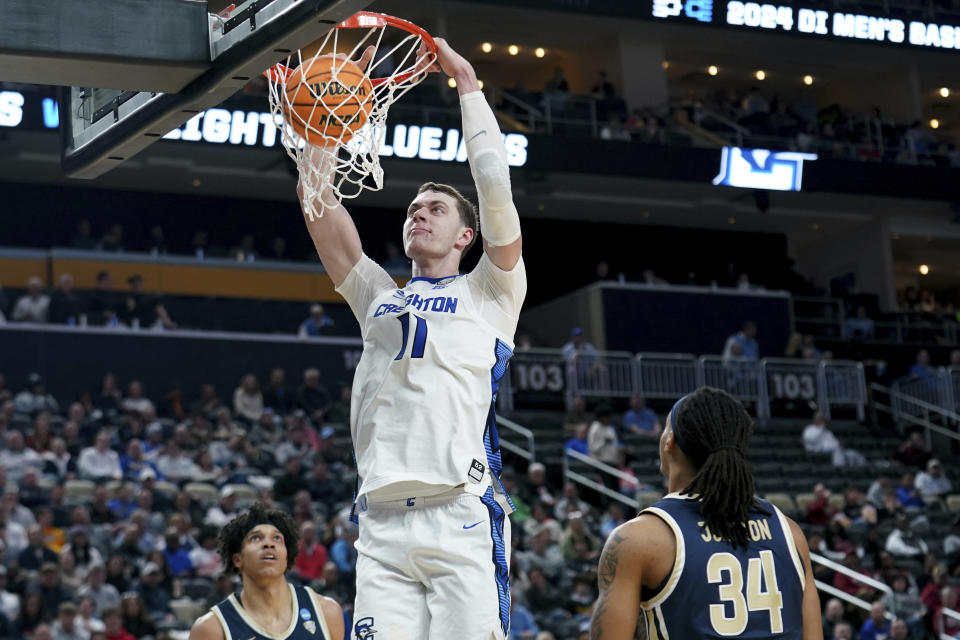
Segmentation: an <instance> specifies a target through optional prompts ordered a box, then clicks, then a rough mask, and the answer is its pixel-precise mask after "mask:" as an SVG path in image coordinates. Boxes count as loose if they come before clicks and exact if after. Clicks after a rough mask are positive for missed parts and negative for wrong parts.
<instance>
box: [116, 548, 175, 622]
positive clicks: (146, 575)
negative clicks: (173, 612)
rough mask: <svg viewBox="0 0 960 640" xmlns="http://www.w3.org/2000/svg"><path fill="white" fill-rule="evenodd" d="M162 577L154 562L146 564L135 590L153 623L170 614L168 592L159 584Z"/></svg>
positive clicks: (158, 567)
mask: <svg viewBox="0 0 960 640" xmlns="http://www.w3.org/2000/svg"><path fill="white" fill-rule="evenodd" d="M162 577H163V576H162V573H161V570H160V566H159V565H158V564H157V563H155V562H147V563H146V564H145V565H143V571H141V572H140V583H139V585H137V587H136V589H135V591H136V592H137V593H139V594H140V598H141V599H142V600H143V604H144V607H146V609H147V613H149V614H150V619H151V620H153V621H154V622H162V621H163V620H164V618H166V617H167V614H169V613H170V592H169V590H168V589H166V588H165V587H164V586H163V585H162V584H161V582H160V581H161V579H162ZM104 623H106V620H104Z"/></svg>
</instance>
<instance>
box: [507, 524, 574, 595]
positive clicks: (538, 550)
mask: <svg viewBox="0 0 960 640" xmlns="http://www.w3.org/2000/svg"><path fill="white" fill-rule="evenodd" d="M528 545H529V549H527V550H525V551H517V552H516V554H515V557H516V561H517V563H518V564H519V568H520V569H522V570H523V571H524V572H529V571H530V569H532V568H534V567H537V568H539V569H540V570H541V571H543V573H544V574H545V575H546V576H547V579H548V580H550V581H551V582H556V581H557V579H558V578H559V577H560V572H561V570H562V569H563V554H562V553H560V548H559V547H558V546H557V545H556V544H555V543H554V541H553V539H552V538H551V537H550V529H549V528H548V527H545V526H543V525H541V526H540V527H537V528H535V529H534V531H533V532H532V533H531V535H530V538H529V539H528Z"/></svg>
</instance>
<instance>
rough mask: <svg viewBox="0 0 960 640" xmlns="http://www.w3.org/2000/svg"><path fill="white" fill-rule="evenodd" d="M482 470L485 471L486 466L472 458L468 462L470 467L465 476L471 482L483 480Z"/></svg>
mask: <svg viewBox="0 0 960 640" xmlns="http://www.w3.org/2000/svg"><path fill="white" fill-rule="evenodd" d="M484 471H486V467H485V466H483V463H482V462H480V461H479V460H477V459H476V458H474V459H473V461H472V462H471V463H470V469H469V470H468V471H467V477H468V478H470V480H472V481H473V482H477V483H479V482H480V481H481V480H483V472H484Z"/></svg>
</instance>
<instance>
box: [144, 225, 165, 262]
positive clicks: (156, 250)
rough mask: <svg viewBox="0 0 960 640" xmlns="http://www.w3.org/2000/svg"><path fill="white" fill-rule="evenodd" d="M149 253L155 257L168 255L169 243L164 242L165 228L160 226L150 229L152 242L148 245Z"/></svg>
mask: <svg viewBox="0 0 960 640" xmlns="http://www.w3.org/2000/svg"><path fill="white" fill-rule="evenodd" d="M147 251H148V252H149V253H150V254H151V255H154V256H160V255H166V253H167V243H166V241H165V240H164V235H163V227H161V226H160V225H158V224H155V225H153V226H152V227H150V240H149V241H148V243H147Z"/></svg>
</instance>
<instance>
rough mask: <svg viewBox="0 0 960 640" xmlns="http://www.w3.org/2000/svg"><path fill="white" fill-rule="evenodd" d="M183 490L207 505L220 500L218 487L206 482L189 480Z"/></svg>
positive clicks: (209, 505)
mask: <svg viewBox="0 0 960 640" xmlns="http://www.w3.org/2000/svg"><path fill="white" fill-rule="evenodd" d="M183 490H184V491H186V492H187V495H188V496H190V497H191V498H193V499H194V500H197V501H199V502H200V504H202V505H203V506H205V507H212V506H213V505H215V504H217V501H218V500H220V492H219V491H217V488H216V487H215V486H213V485H212V484H207V483H206V482H188V483H187V484H186V486H185V487H184V488H183Z"/></svg>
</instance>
